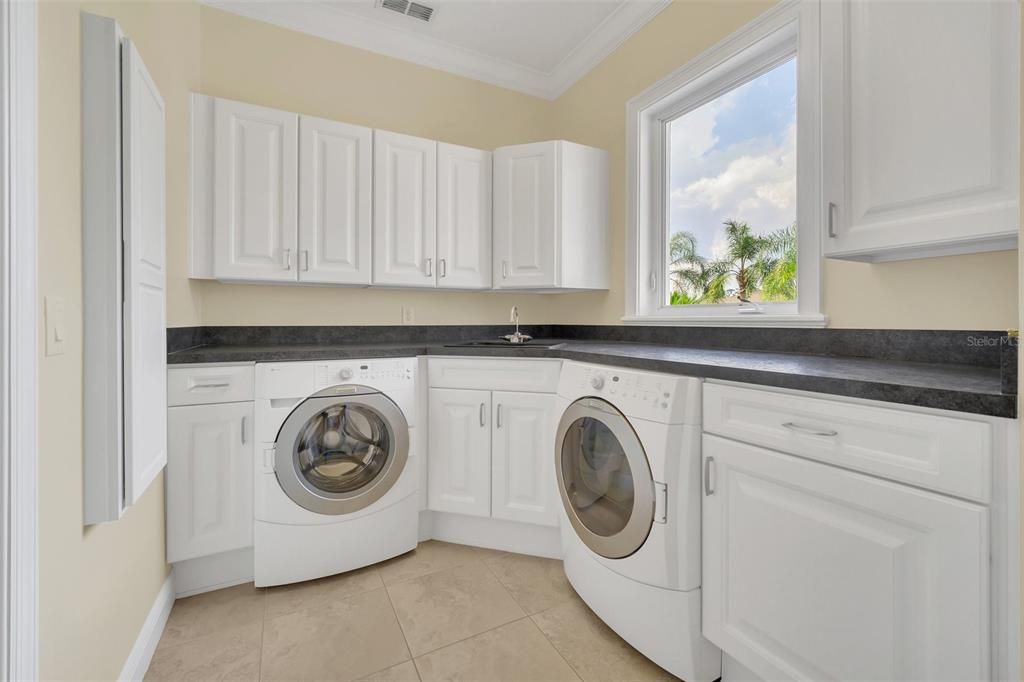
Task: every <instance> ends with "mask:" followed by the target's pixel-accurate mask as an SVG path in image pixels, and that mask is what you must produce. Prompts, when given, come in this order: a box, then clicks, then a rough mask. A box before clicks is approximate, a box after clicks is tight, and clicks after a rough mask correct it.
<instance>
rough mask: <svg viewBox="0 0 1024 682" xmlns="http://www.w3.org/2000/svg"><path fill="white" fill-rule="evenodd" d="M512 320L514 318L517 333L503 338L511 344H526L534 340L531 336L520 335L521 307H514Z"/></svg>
mask: <svg viewBox="0 0 1024 682" xmlns="http://www.w3.org/2000/svg"><path fill="white" fill-rule="evenodd" d="M511 318H512V322H513V323H515V325H516V330H515V332H513V333H511V334H506V335H505V336H503V337H501V338H503V339H505V340H506V341H508V342H509V343H526V342H527V341H530V340H532V339H533V337H532V336H530V335H529V334H520V333H519V306H517V305H514V306H512V316H511Z"/></svg>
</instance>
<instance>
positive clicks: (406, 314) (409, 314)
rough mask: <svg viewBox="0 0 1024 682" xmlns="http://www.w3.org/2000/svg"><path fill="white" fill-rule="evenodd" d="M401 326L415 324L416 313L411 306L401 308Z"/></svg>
mask: <svg viewBox="0 0 1024 682" xmlns="http://www.w3.org/2000/svg"><path fill="white" fill-rule="evenodd" d="M402 324H416V311H415V310H413V309H412V306H409V305H403V306H402Z"/></svg>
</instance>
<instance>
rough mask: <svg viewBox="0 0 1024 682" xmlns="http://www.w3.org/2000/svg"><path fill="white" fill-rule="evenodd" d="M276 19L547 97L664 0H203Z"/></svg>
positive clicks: (599, 57)
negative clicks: (405, 0) (394, 1)
mask: <svg viewBox="0 0 1024 682" xmlns="http://www.w3.org/2000/svg"><path fill="white" fill-rule="evenodd" d="M203 1H204V2H205V4H207V5H210V6H212V7H216V8H219V9H223V10H226V11H229V12H234V13H236V14H241V15H243V16H248V17H251V18H254V19H259V20H262V21H267V22H270V23H273V24H277V25H279V26H283V27H285V28H290V29H293V30H297V31H302V32H304V33H309V34H312V35H316V36H319V37H321V38H327V39H328V40H333V41H335V42H338V43H343V44H346V45H352V46H354V47H359V48H362V49H365V50H370V51H372V52H377V53H380V54H385V55H388V56H391V57H397V58H399V59H404V60H406V61H411V62H415V63H417V64H422V65H424V66H429V67H432V68H436V69H441V70H443V71H448V72H451V73H455V74H458V75H460V76H466V77H468V78H473V79H476V80H480V81H484V82H486V83H492V84H494V85H500V86H502V87H506V88H510V89H512V90H518V91H520V92H524V93H527V94H530V95H535V96H538V97H544V98H546V99H555V98H556V97H558V96H559V95H561V94H562V93H563V92H565V90H567V89H568V88H569V87H570V86H571V85H572V84H573V83H575V82H576V81H577V80H579V79H580V78H581V77H582V76H584V75H585V74H586V73H587V72H588V71H590V70H591V69H592V68H594V67H595V66H597V64H599V63H600V62H601V61H602V60H603V59H604V58H605V57H607V56H608V55H609V54H611V53H612V52H613V51H614V50H615V48H617V47H618V46H619V45H621V44H622V42H623V41H624V40H626V38H628V37H629V36H630V35H632V34H633V33H634V32H635V31H636V30H637V29H639V28H640V27H642V26H643V25H644V24H646V23H647V22H648V21H650V20H651V19H652V18H654V16H655V15H656V14H657V13H658V12H660V11H661V10H662V9H664V8H665V7H666V6H667V5H668V4H669V3H670V2H671V0H416V1H417V2H419V3H421V4H424V5H428V6H429V7H432V8H433V9H434V13H433V16H432V17H431V20H430V22H429V23H426V22H423V21H421V20H419V19H414V18H411V17H408V16H404V15H402V14H399V13H397V12H394V11H391V10H388V9H384V8H382V7H380V6H379V4H380V3H379V1H378V0H307V1H301V2H296V1H294V0H291V1H288V0H203Z"/></svg>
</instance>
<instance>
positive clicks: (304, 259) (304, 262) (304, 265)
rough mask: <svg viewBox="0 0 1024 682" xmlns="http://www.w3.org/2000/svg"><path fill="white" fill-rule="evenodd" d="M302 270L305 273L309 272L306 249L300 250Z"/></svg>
mask: <svg viewBox="0 0 1024 682" xmlns="http://www.w3.org/2000/svg"><path fill="white" fill-rule="evenodd" d="M302 269H303V270H305V271H307V272H308V271H309V250H308V249H303V250H302Z"/></svg>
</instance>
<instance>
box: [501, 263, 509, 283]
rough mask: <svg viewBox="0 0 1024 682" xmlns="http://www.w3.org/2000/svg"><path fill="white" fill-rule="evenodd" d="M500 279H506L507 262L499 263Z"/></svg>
mask: <svg viewBox="0 0 1024 682" xmlns="http://www.w3.org/2000/svg"><path fill="white" fill-rule="evenodd" d="M501 278H502V279H508V261H507V260H503V261H501Z"/></svg>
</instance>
